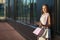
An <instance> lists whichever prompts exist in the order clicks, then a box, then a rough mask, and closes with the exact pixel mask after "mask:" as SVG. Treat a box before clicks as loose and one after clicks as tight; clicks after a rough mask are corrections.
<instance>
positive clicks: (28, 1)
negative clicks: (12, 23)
mask: <svg viewBox="0 0 60 40" xmlns="http://www.w3.org/2000/svg"><path fill="white" fill-rule="evenodd" d="M26 1H27V5H29V4H30V1H31V3H32V1H33V0H23V4H24V5H25V2H26ZM33 3H36V0H34V2H33Z"/></svg>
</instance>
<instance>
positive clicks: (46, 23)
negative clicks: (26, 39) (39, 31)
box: [37, 4, 51, 40]
mask: <svg viewBox="0 0 60 40" xmlns="http://www.w3.org/2000/svg"><path fill="white" fill-rule="evenodd" d="M37 25H39V26H40V27H43V28H44V30H45V31H44V33H43V35H42V37H44V38H45V40H51V34H50V26H51V17H50V14H49V9H48V5H47V4H44V5H43V6H42V15H41V17H40V22H38V23H37ZM39 38H40V37H39V36H38V39H37V40H39Z"/></svg>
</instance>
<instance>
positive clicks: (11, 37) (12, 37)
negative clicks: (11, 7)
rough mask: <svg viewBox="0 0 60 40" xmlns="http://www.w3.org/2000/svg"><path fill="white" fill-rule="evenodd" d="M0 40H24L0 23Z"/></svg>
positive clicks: (12, 29) (6, 25) (14, 31)
mask: <svg viewBox="0 0 60 40" xmlns="http://www.w3.org/2000/svg"><path fill="white" fill-rule="evenodd" d="M0 40H26V39H25V38H23V37H22V36H21V35H20V34H19V33H18V32H17V31H16V30H15V29H14V28H13V27H11V26H10V25H9V24H8V23H6V22H0Z"/></svg>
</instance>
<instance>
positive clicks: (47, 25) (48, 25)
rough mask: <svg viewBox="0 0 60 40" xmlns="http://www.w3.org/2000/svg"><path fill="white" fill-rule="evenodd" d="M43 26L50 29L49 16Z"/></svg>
mask: <svg viewBox="0 0 60 40" xmlns="http://www.w3.org/2000/svg"><path fill="white" fill-rule="evenodd" d="M43 26H45V27H48V28H50V26H51V18H50V16H48V19H47V24H46V25H43Z"/></svg>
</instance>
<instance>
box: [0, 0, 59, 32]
mask: <svg viewBox="0 0 60 40" xmlns="http://www.w3.org/2000/svg"><path fill="white" fill-rule="evenodd" d="M59 2H60V1H59V0H58V1H56V0H47V1H45V0H43V1H42V0H6V13H7V17H8V18H11V19H13V20H15V21H19V22H23V23H27V24H34V22H36V21H37V20H39V18H40V15H41V11H40V10H41V6H42V5H43V4H44V3H45V4H48V5H49V7H50V8H51V11H53V12H52V13H51V14H52V21H53V28H54V30H55V31H57V32H60V27H59V26H60V25H59V24H60V22H59V13H60V11H59V10H60V9H59V7H60V6H59ZM56 6H57V7H56ZM56 9H57V10H56ZM0 10H1V11H3V5H1V7H0ZM56 11H57V13H56ZM0 14H1V13H0ZM1 15H2V14H1ZM57 19H58V21H57Z"/></svg>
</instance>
